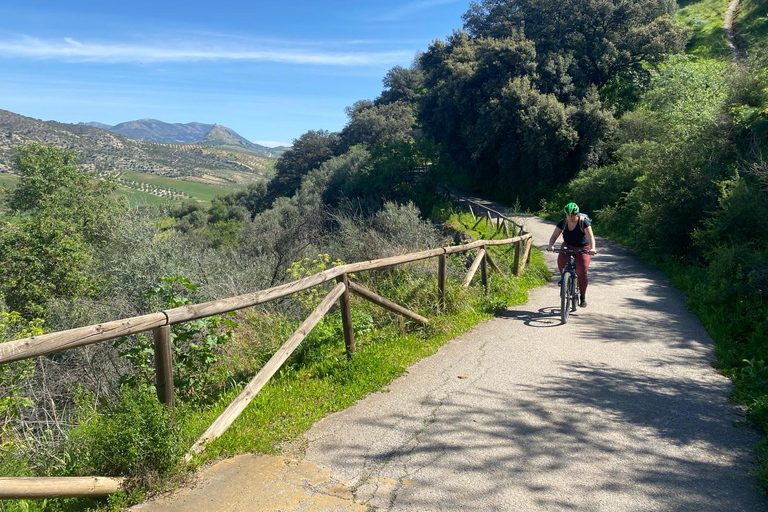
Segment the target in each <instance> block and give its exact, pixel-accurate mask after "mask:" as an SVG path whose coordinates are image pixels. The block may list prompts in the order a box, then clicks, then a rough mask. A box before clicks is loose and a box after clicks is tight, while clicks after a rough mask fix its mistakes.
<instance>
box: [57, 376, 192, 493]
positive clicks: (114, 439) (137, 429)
mask: <svg viewBox="0 0 768 512" xmlns="http://www.w3.org/2000/svg"><path fill="white" fill-rule="evenodd" d="M180 440H181V432H180V429H179V428H178V427H177V426H176V425H175V424H174V423H173V422H172V421H171V417H170V413H169V412H168V410H167V409H166V408H165V407H164V406H163V405H162V404H161V403H160V402H158V400H157V396H156V395H155V394H154V393H152V391H151V390H149V389H146V388H138V389H133V388H130V387H124V388H123V389H122V391H121V394H120V398H119V399H118V400H117V401H116V402H114V403H106V404H104V406H103V410H102V411H100V413H98V414H97V413H96V410H95V409H92V415H91V416H90V417H84V418H82V423H81V425H80V426H78V427H75V428H74V429H73V430H72V431H71V432H70V443H71V444H70V450H71V451H70V453H71V459H70V464H69V467H68V472H70V473H71V474H79V475H94V474H95V475H105V476H127V477H132V478H139V479H143V480H147V479H148V478H151V477H152V476H153V475H163V474H167V473H171V472H172V471H173V470H174V469H176V468H177V467H178V466H179V463H180V458H181V455H182V454H183V453H184V449H185V447H184V446H183V445H182V443H181V442H180Z"/></svg>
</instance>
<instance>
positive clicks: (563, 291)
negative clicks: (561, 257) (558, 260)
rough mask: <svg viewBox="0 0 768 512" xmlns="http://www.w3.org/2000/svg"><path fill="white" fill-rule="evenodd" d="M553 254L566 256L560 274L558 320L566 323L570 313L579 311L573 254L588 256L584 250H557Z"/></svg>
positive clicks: (577, 285)
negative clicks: (557, 253)
mask: <svg viewBox="0 0 768 512" xmlns="http://www.w3.org/2000/svg"><path fill="white" fill-rule="evenodd" d="M553 252H562V253H565V254H567V255H568V259H567V260H566V263H565V266H564V267H563V269H562V271H561V272H560V276H561V280H560V320H561V321H562V322H563V323H567V322H568V315H569V313H570V312H571V311H576V310H577V309H579V280H578V279H577V278H576V260H575V259H574V257H573V255H574V254H590V251H588V250H586V249H569V248H567V247H566V248H559V249H555V250H554V251H553Z"/></svg>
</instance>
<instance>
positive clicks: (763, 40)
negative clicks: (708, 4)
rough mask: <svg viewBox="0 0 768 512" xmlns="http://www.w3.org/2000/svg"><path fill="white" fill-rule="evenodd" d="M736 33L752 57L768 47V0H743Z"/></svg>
mask: <svg viewBox="0 0 768 512" xmlns="http://www.w3.org/2000/svg"><path fill="white" fill-rule="evenodd" d="M736 33H737V34H738V35H739V37H740V38H741V40H742V41H744V43H745V44H746V46H747V49H748V52H749V55H750V57H754V56H755V54H756V53H758V52H760V51H762V52H765V51H766V49H767V48H768V0H742V2H741V7H740V12H739V15H738V17H737V19H736Z"/></svg>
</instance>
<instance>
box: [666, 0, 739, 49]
mask: <svg viewBox="0 0 768 512" xmlns="http://www.w3.org/2000/svg"><path fill="white" fill-rule="evenodd" d="M728 3H729V0H702V1H700V2H695V3H687V4H686V3H684V2H680V6H681V9H680V10H679V11H678V14H677V18H678V20H679V21H680V22H681V23H683V24H685V25H686V26H688V27H689V28H690V29H691V30H692V34H691V39H690V41H689V42H688V47H687V48H686V53H689V54H691V55H696V56H698V57H709V58H714V59H722V60H728V59H730V58H731V51H730V49H729V48H728V42H727V40H726V38H725V32H724V31H723V18H724V16H725V11H726V9H727V7H728Z"/></svg>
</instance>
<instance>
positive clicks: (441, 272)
mask: <svg viewBox="0 0 768 512" xmlns="http://www.w3.org/2000/svg"><path fill="white" fill-rule="evenodd" d="M446 266H447V265H446V258H445V254H441V255H440V256H438V257H437V296H438V299H439V300H440V309H441V310H445V274H446V272H445V271H446Z"/></svg>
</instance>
